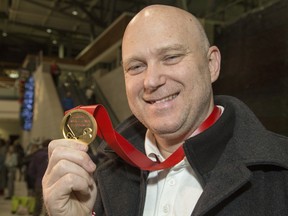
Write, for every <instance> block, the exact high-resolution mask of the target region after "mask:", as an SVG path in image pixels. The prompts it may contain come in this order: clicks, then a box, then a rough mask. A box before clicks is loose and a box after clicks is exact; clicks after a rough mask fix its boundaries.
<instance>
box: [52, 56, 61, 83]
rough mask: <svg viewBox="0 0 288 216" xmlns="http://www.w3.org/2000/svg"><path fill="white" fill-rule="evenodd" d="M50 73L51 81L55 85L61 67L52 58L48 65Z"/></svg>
mask: <svg viewBox="0 0 288 216" xmlns="http://www.w3.org/2000/svg"><path fill="white" fill-rule="evenodd" d="M50 73H51V75H52V79H53V82H54V84H55V86H56V87H57V86H58V80H59V76H60V75H61V69H60V67H59V66H58V64H57V62H56V60H53V61H52V63H51V65H50Z"/></svg>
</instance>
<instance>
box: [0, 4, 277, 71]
mask: <svg viewBox="0 0 288 216" xmlns="http://www.w3.org/2000/svg"><path fill="white" fill-rule="evenodd" d="M267 1H269V0H163V1H159V0H133V1H131V0H85V1H84V0H0V34H1V35H0V49H1V52H0V66H2V67H3V66H4V67H5V66H8V67H9V66H13V65H14V66H17V64H19V63H22V61H23V59H24V58H25V56H26V55H27V54H36V53H39V51H43V53H44V55H48V56H57V55H58V53H59V50H60V49H61V50H62V52H64V53H65V56H66V57H71V58H74V57H75V56H77V54H78V53H79V52H80V51H81V50H82V49H83V48H84V47H86V46H87V45H88V44H89V43H90V42H91V41H92V40H93V39H95V38H96V37H97V36H98V35H99V34H100V33H101V32H103V31H104V30H105V29H106V28H107V27H108V26H109V25H110V24H111V23H112V22H113V21H114V20H115V19H117V18H118V17H119V16H120V15H121V14H122V13H123V12H131V13H135V12H137V11H139V10H140V9H142V8H143V7H145V6H147V5H150V4H159V3H160V4H161V3H162V4H168V5H175V6H178V7H181V8H184V9H186V10H189V11H191V12H193V13H194V14H195V15H196V16H199V17H202V18H203V17H207V16H210V17H209V18H210V19H214V17H212V16H211V14H212V12H213V13H215V12H220V13H223V8H228V7H229V6H231V5H238V6H239V5H240V6H241V7H243V8H244V7H245V8H246V10H247V8H248V9H249V8H251V9H252V8H255V7H257V6H259V4H263V2H267ZM270 1H272V0H270ZM221 11H222V12H221ZM221 15H223V14H221ZM59 48H60V49H59Z"/></svg>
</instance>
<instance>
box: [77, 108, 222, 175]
mask: <svg viewBox="0 0 288 216" xmlns="http://www.w3.org/2000/svg"><path fill="white" fill-rule="evenodd" d="M75 109H82V110H85V111H87V112H89V113H90V114H91V115H93V116H94V118H95V119H96V122H97V125H98V131H97V135H98V136H99V137H100V138H101V139H104V140H105V141H106V142H107V144H108V145H109V146H110V147H111V148H112V149H113V150H114V151H115V152H116V153H117V154H118V155H119V156H120V157H121V158H122V159H124V160H125V161H126V162H127V163H129V164H131V165H132V166H136V167H138V168H140V169H141V170H149V171H153V170H161V169H166V168H170V167H172V166H174V165H176V164H177V163H179V162H180V161H181V160H182V159H183V158H184V156H185V154H184V150H183V147H182V146H181V147H179V148H178V149H177V150H176V151H175V152H174V153H173V154H172V155H171V156H169V157H168V158H167V159H166V160H165V161H163V162H158V161H157V162H154V161H152V160H150V159H149V158H148V157H147V156H146V155H145V154H144V153H142V152H141V151H139V150H138V149H137V148H135V147H134V146H133V145H132V144H131V143H129V142H128V141H127V140H126V139H125V138H124V137H123V136H121V135H120V134H118V133H117V132H116V131H115V130H114V129H113V125H112V123H111V120H110V117H109V115H108V112H107V111H106V109H105V108H104V107H103V106H102V105H100V104H98V105H93V106H78V107H76V108H74V109H73V110H75ZM220 115H221V109H220V108H219V107H217V106H215V107H214V109H213V111H212V113H211V114H210V115H209V116H208V118H207V119H206V120H205V121H204V122H203V123H202V124H201V125H200V126H199V127H198V128H197V129H196V130H195V131H194V133H193V134H192V136H195V135H197V134H199V133H201V132H203V131H204V130H206V129H208V128H209V127H210V126H211V125H213V124H214V123H215V122H216V121H217V119H218V118H219V117H220Z"/></svg>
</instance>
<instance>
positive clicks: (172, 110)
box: [43, 5, 288, 216]
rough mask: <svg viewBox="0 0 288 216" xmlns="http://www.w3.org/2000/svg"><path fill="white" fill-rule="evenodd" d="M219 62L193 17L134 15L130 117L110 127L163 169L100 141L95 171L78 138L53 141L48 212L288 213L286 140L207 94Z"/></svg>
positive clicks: (127, 64) (151, 9)
mask: <svg viewBox="0 0 288 216" xmlns="http://www.w3.org/2000/svg"><path fill="white" fill-rule="evenodd" d="M235 52H236V55H237V50H235ZM220 64H221V55H220V51H219V49H218V48H217V47H216V46H214V45H210V43H209V41H208V39H207V36H206V34H205V31H204V29H203V27H202V25H201V24H200V22H199V21H198V19H197V18H196V17H195V16H193V15H192V14H190V13H188V12H187V11H185V10H182V9H179V8H176V7H172V6H165V5H151V6H148V7H146V8H144V9H143V10H141V11H140V12H139V13H138V14H137V15H136V16H135V17H134V18H133V19H132V20H131V21H130V23H129V24H128V26H127V28H126V30H125V32H124V36H123V40H122V65H123V70H124V77H125V86H126V94H127V98H128V103H129V106H130V109H131V111H132V113H133V114H134V115H135V117H136V118H135V117H133V116H132V117H131V118H129V119H127V120H126V122H123V124H122V125H120V126H119V128H118V129H119V131H121V134H122V135H123V136H124V137H125V138H126V139H127V140H128V141H129V142H130V143H131V144H132V145H133V146H134V147H135V148H136V149H138V150H139V151H140V152H142V155H143V157H144V158H146V159H147V158H149V159H150V160H151V161H153V162H154V163H155V164H156V165H159V164H160V165H161V166H163V168H158V169H149V171H147V169H146V168H140V167H141V166H140V164H139V166H134V165H130V163H129V162H126V160H123V159H122V158H120V157H119V156H118V155H117V154H116V153H115V152H114V151H113V150H111V148H109V146H107V143H105V142H103V143H102V144H101V146H100V147H99V148H98V152H97V155H96V156H97V157H98V161H97V164H96V165H97V168H96V165H95V164H94V163H93V161H92V160H91V158H90V157H89V155H88V154H87V152H86V151H87V149H88V147H87V146H86V145H83V144H82V143H81V142H80V141H77V140H74V139H73V140H72V139H69V140H65V139H59V140H53V141H52V142H51V143H50V144H49V164H48V167H47V170H46V173H45V175H44V178H43V191H44V201H45V204H46V208H47V210H48V212H49V215H50V216H64V215H69V216H72V215H74V216H76V215H91V214H93V215H97V216H104V215H105V216H111V215H113V216H123V215H125V216H140V215H144V216H151V215H173V216H189V215H193V216H200V215H201V216H248V215H249V216H259V215H266V216H275V215H281V216H284V215H288V196H287V194H288V183H287V182H288V181H287V180H288V159H287V158H288V138H287V137H284V136H282V135H279V134H275V133H273V132H270V131H268V130H267V129H266V128H265V127H264V126H263V125H262V124H261V123H260V121H259V120H258V119H257V118H256V116H255V115H254V113H253V112H252V111H251V110H250V109H249V108H248V107H247V106H246V105H245V104H244V103H243V102H241V101H240V100H239V99H237V98H235V97H232V96H224V95H221V96H220V95H215V96H214V94H213V89H212V83H214V82H215V81H216V80H217V79H218V76H219V73H220ZM101 126H103V125H100V126H99V127H101ZM108 135H109V134H107V136H108ZM133 146H132V147H133ZM130 152H132V151H130ZM133 152H134V151H133ZM129 154H130V153H129V152H128V155H129ZM140 155H141V154H140ZM133 156H134V155H133ZM171 158H174V159H175V158H177V160H176V159H175V160H171ZM136 160H137V158H135V161H136ZM138 162H140V163H141V162H143V160H142V161H138ZM163 163H164V164H165V166H164V164H163ZM156 165H155V166H156ZM153 167H154V166H152V168H153Z"/></svg>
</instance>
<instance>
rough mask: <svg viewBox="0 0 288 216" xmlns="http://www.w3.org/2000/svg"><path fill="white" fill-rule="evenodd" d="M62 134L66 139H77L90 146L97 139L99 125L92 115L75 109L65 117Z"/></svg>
mask: <svg viewBox="0 0 288 216" xmlns="http://www.w3.org/2000/svg"><path fill="white" fill-rule="evenodd" d="M62 133H63V136H64V138H66V139H76V140H80V141H82V142H84V143H86V144H90V143H91V142H92V141H93V140H94V139H95V137H96V134H97V123H96V121H95V119H94V117H93V116H92V115H91V114H90V113H88V112H86V111H84V110H80V109H75V110H72V111H70V112H68V113H67V114H66V115H65V116H64V118H63V120H62Z"/></svg>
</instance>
